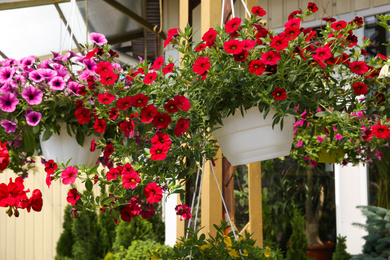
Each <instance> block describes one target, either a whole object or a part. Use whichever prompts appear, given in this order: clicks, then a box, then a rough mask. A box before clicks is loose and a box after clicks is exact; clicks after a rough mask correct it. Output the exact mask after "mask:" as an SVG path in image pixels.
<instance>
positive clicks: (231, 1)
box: [230, 0, 236, 18]
mask: <svg viewBox="0 0 390 260" xmlns="http://www.w3.org/2000/svg"><path fill="white" fill-rule="evenodd" d="M230 4H231V6H232V17H233V18H234V17H236V16H235V15H234V3H233V0H230Z"/></svg>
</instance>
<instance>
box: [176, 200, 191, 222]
mask: <svg viewBox="0 0 390 260" xmlns="http://www.w3.org/2000/svg"><path fill="white" fill-rule="evenodd" d="M175 211H176V215H179V216H180V220H181V221H182V220H184V219H186V220H188V219H190V218H191V216H192V215H191V208H190V207H189V206H187V205H185V204H184V205H177V206H176V207H175Z"/></svg>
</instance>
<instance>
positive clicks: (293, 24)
mask: <svg viewBox="0 0 390 260" xmlns="http://www.w3.org/2000/svg"><path fill="white" fill-rule="evenodd" d="M301 22H302V19H301V18H292V19H290V20H288V22H287V23H286V24H285V25H284V28H292V29H295V28H300V27H301Z"/></svg>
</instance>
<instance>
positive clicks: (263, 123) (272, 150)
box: [213, 107, 294, 166]
mask: <svg viewBox="0 0 390 260" xmlns="http://www.w3.org/2000/svg"><path fill="white" fill-rule="evenodd" d="M274 114H275V112H274V111H270V112H269V113H268V115H267V117H266V118H265V119H264V114H263V113H260V112H259V109H258V108H257V107H252V108H251V109H249V110H247V111H246V113H245V116H244V117H242V115H241V113H236V114H235V115H232V116H229V117H227V118H224V119H222V123H223V125H222V126H221V127H220V128H218V129H217V130H215V131H214V133H213V136H214V137H215V138H216V139H217V140H218V143H219V146H220V147H221V149H222V152H223V154H224V156H226V158H227V159H228V160H229V162H230V163H231V164H232V165H233V166H236V165H241V164H247V163H252V162H258V161H264V160H268V159H272V158H277V157H280V156H286V155H289V154H290V149H291V144H292V142H293V124H294V118H293V117H292V116H288V117H285V118H284V126H283V130H281V129H280V125H279V124H277V125H275V126H274V128H272V121H273V120H272V117H273V115H274Z"/></svg>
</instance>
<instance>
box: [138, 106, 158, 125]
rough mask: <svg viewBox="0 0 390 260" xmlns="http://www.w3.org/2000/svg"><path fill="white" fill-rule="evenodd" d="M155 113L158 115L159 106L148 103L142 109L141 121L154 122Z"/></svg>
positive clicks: (145, 122)
mask: <svg viewBox="0 0 390 260" xmlns="http://www.w3.org/2000/svg"><path fill="white" fill-rule="evenodd" d="M155 115H157V108H156V107H155V106H154V105H148V106H146V107H144V108H143V109H142V110H141V122H142V123H144V124H148V123H150V122H152V120H153V118H154V117H155Z"/></svg>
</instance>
